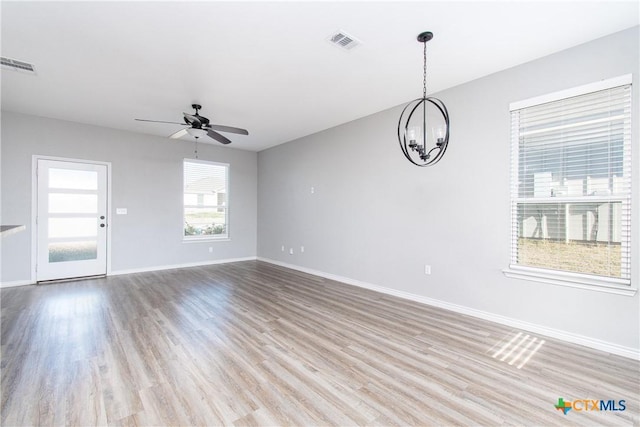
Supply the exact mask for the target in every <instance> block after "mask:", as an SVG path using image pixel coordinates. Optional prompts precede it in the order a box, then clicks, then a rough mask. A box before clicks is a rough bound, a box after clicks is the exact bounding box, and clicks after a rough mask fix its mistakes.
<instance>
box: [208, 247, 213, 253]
mask: <svg viewBox="0 0 640 427" xmlns="http://www.w3.org/2000/svg"><path fill="white" fill-rule="evenodd" d="M209 253H210V254H211V253H213V246H209Z"/></svg>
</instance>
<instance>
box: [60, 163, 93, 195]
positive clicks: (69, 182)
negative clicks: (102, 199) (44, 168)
mask: <svg viewBox="0 0 640 427" xmlns="http://www.w3.org/2000/svg"><path fill="white" fill-rule="evenodd" d="M49 188H66V189H71V190H97V189H98V172H96V171H83V170H75V169H56V168H49Z"/></svg>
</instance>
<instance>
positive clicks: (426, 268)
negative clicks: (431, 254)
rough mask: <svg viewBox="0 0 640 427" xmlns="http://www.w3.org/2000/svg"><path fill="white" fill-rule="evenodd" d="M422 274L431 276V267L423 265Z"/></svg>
mask: <svg viewBox="0 0 640 427" xmlns="http://www.w3.org/2000/svg"><path fill="white" fill-rule="evenodd" d="M424 274H426V275H430V274H431V266H430V265H425V266H424Z"/></svg>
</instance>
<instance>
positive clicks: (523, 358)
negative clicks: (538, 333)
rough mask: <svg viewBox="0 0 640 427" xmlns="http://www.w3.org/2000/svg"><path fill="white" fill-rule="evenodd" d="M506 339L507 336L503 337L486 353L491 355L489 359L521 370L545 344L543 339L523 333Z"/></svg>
mask: <svg viewBox="0 0 640 427" xmlns="http://www.w3.org/2000/svg"><path fill="white" fill-rule="evenodd" d="M508 338H509V336H507V337H505V339H503V340H502V341H500V342H499V343H497V344H496V345H494V346H493V347H492V348H491V349H489V351H488V352H489V353H492V355H491V357H493V358H494V359H497V360H500V361H501V362H505V363H508V364H509V365H511V366H513V365H515V366H516V368H518V369H522V367H523V366H525V365H526V364H527V363H528V362H529V360H530V359H531V358H532V357H533V355H534V354H536V353H537V352H538V350H540V347H542V346H543V345H544V343H545V341H544V340H543V339H539V338H537V337H534V336H531V335H529V334H525V333H523V332H518V333H517V334H514V335H513V336H512V337H511V339H508Z"/></svg>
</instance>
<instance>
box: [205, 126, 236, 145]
mask: <svg viewBox="0 0 640 427" xmlns="http://www.w3.org/2000/svg"><path fill="white" fill-rule="evenodd" d="M207 135H209V137H210V138H213V139H215V140H216V141H218V142H220V143H222V144H231V140H230V139H227V138H226V137H224V136H222V135H220V134H219V133H218V132H216V131H213V130H211V129H207Z"/></svg>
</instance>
